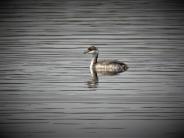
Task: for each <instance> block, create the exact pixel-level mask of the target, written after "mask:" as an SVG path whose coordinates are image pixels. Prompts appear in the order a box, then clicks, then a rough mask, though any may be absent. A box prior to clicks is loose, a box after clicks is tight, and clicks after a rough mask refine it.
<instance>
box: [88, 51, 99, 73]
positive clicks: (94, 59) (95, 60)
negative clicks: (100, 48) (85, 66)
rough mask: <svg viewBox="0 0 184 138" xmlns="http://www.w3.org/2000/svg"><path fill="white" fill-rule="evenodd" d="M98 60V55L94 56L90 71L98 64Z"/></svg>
mask: <svg viewBox="0 0 184 138" xmlns="http://www.w3.org/2000/svg"><path fill="white" fill-rule="evenodd" d="M97 59H98V53H96V54H94V55H93V58H92V60H91V64H90V70H93V69H94V65H95V64H96V63H97Z"/></svg>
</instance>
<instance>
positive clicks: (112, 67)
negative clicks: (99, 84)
mask: <svg viewBox="0 0 184 138" xmlns="http://www.w3.org/2000/svg"><path fill="white" fill-rule="evenodd" d="M84 53H89V54H92V56H93V57H92V60H91V64H90V70H91V71H92V70H95V71H96V72H114V73H120V72H123V71H125V70H127V69H128V66H127V65H126V64H125V63H123V62H120V61H118V60H102V61H98V54H99V51H98V49H97V48H96V47H95V46H91V47H89V48H88V49H87V51H85V52H84Z"/></svg>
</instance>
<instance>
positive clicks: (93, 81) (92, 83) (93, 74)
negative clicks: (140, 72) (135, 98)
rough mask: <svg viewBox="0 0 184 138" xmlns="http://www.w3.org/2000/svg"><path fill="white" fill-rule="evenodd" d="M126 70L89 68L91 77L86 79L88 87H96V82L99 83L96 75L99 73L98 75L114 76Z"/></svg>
mask: <svg viewBox="0 0 184 138" xmlns="http://www.w3.org/2000/svg"><path fill="white" fill-rule="evenodd" d="M126 70H127V69H126ZM126 70H123V71H118V72H115V71H105V70H95V69H91V70H90V73H91V78H90V80H89V81H87V85H88V88H97V87H98V84H99V77H98V75H100V76H115V75H118V74H120V73H122V72H125V71H126Z"/></svg>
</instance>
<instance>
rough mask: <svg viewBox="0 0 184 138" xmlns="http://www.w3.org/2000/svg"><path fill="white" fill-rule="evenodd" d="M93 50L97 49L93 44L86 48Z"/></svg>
mask: <svg viewBox="0 0 184 138" xmlns="http://www.w3.org/2000/svg"><path fill="white" fill-rule="evenodd" d="M93 50H97V48H96V47H95V46H91V47H89V48H88V51H93Z"/></svg>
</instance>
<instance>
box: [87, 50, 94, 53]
mask: <svg viewBox="0 0 184 138" xmlns="http://www.w3.org/2000/svg"><path fill="white" fill-rule="evenodd" d="M88 53H89V54H94V53H96V52H95V51H94V50H92V51H89V52H88Z"/></svg>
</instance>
